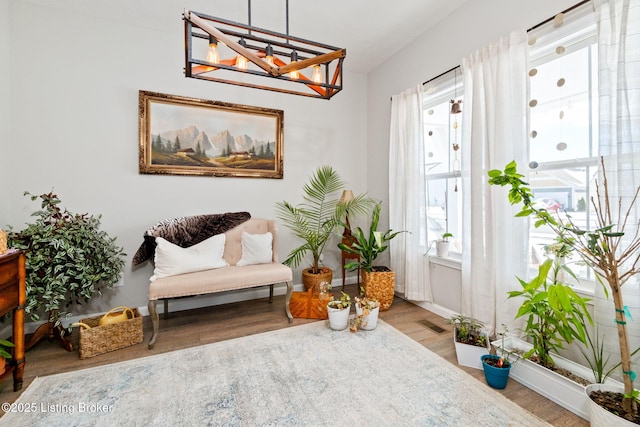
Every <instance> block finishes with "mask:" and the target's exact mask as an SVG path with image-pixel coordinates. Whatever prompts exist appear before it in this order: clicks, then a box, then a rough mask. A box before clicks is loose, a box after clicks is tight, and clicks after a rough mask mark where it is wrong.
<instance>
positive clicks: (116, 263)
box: [9, 193, 125, 351]
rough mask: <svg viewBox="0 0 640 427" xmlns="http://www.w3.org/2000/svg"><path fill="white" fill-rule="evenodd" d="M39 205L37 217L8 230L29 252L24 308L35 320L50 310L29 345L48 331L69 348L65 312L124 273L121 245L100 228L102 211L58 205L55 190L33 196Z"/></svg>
mask: <svg viewBox="0 0 640 427" xmlns="http://www.w3.org/2000/svg"><path fill="white" fill-rule="evenodd" d="M25 195H29V196H30V197H31V200H36V199H38V198H40V199H41V205H40V207H41V210H38V211H36V212H34V213H33V215H32V216H34V217H36V220H35V222H33V223H31V224H28V225H27V227H26V228H24V229H23V230H21V231H18V232H14V231H11V232H10V233H9V242H10V244H11V246H13V247H15V248H19V249H23V250H24V251H25V255H26V274H27V277H26V285H27V305H26V307H25V312H26V313H29V314H30V315H31V319H32V320H34V321H37V320H39V319H40V314H41V313H42V312H46V314H47V322H46V323H44V324H43V325H41V326H40V328H39V329H38V330H37V331H36V332H35V334H34V335H33V338H32V339H31V341H30V342H29V343H28V344H27V348H29V347H31V346H32V345H33V344H35V343H36V342H37V341H38V340H40V339H41V338H43V337H45V336H54V337H56V338H58V339H59V340H61V342H62V344H63V346H64V347H65V348H66V349H67V350H69V351H71V350H73V344H72V343H71V342H70V341H67V340H65V339H64V330H63V328H62V326H61V321H60V319H61V318H65V317H69V316H70V313H69V312H68V311H67V310H68V309H69V307H70V306H72V305H73V304H81V303H85V302H88V301H89V300H90V299H91V298H92V297H93V296H94V295H95V294H98V295H100V294H101V291H102V290H103V289H109V288H111V287H112V285H113V284H114V283H116V282H117V281H118V280H119V279H120V275H121V273H122V269H123V267H124V260H123V256H124V255H125V254H124V252H123V249H122V247H120V246H118V245H117V244H116V239H115V238H112V237H110V236H109V235H108V234H107V233H106V232H105V231H103V230H101V229H100V216H93V215H89V214H75V213H71V212H69V211H68V210H66V209H62V208H60V206H59V205H60V203H61V200H60V199H59V198H58V196H57V195H55V194H53V193H48V194H42V195H40V196H35V195H32V194H29V193H25Z"/></svg>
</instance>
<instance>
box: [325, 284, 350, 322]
mask: <svg viewBox="0 0 640 427" xmlns="http://www.w3.org/2000/svg"><path fill="white" fill-rule="evenodd" d="M350 311H351V297H350V296H349V294H347V293H345V292H344V291H343V292H342V293H341V295H340V299H334V298H333V296H331V300H329V302H328V303H327V312H328V317H329V327H330V328H331V329H333V330H335V331H341V330H343V329H346V328H347V326H349V312H350Z"/></svg>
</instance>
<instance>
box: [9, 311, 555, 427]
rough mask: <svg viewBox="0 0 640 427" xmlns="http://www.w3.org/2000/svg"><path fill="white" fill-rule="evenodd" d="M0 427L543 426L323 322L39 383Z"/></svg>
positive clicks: (403, 339) (440, 369)
mask: <svg viewBox="0 0 640 427" xmlns="http://www.w3.org/2000/svg"><path fill="white" fill-rule="evenodd" d="M12 409H14V410H15V411H10V412H8V413H6V414H5V415H4V416H3V417H2V418H0V425H6V426H27V425H28V426H47V427H51V426H96V425H97V426H110V427H112V426H118V425H119V426H151V425H153V426H157V425H166V426H178V425H180V426H205V425H212V426H324V425H326V426H465V427H466V426H491V427H495V426H528V427H529V426H545V425H548V424H546V423H545V422H543V421H541V420H540V419H538V418H536V417H535V416H533V415H531V414H530V413H528V412H526V411H525V410H523V409H522V408H520V407H519V406H518V405H516V404H515V403H513V402H511V401H510V400H508V399H506V398H504V397H503V396H502V395H501V394H500V393H498V392H496V391H495V390H493V389H491V388H489V387H488V386H486V385H485V384H483V383H482V382H480V381H477V380H476V379H474V378H473V377H471V376H470V375H468V374H466V373H465V372H463V371H462V370H460V369H458V368H457V367H456V366H454V365H452V364H450V363H449V362H447V361H445V360H444V359H442V358H440V357H439V356H438V355H436V354H434V353H432V352H431V351H429V350H427V349H426V348H424V347H423V346H421V345H420V344H419V343H417V342H415V341H413V340H412V339H411V338H409V337H407V336H406V335H404V334H402V333H401V332H399V331H398V330H396V329H395V328H393V327H392V326H390V325H388V324H386V323H384V322H382V321H379V323H378V327H377V329H375V330H374V331H360V332H358V333H356V334H354V333H350V332H349V331H348V330H345V331H339V332H337V331H332V330H330V329H328V328H327V327H326V325H325V323H324V322H321V321H320V322H315V323H309V324H305V325H301V326H296V327H293V328H288V329H281V330H277V331H274V332H267V333H263V334H259V335H253V336H248V337H244V338H239V339H234V340H230V341H224V342H219V343H214V344H209V345H204V346H200V347H195V348H190V349H185V350H180V351H175V352H170V353H164V354H159V355H154V356H150V357H145V358H141V359H135V360H130V361H127V362H121V363H116V364H112V365H107V366H102V367H95V368H89V369H84V370H80V371H75V372H69V373H64V374H58V375H52V376H48V377H40V378H37V379H36V380H34V381H33V383H32V384H31V385H30V386H29V388H28V389H27V390H26V391H25V392H24V393H23V394H22V396H20V398H19V399H18V401H17V402H16V403H15V404H14V407H13V408H12Z"/></svg>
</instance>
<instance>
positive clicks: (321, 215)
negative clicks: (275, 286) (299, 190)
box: [276, 166, 369, 289]
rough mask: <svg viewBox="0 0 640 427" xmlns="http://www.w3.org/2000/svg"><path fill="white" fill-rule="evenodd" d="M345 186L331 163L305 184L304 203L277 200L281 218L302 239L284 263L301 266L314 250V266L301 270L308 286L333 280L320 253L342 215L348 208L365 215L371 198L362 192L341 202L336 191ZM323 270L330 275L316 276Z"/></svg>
mask: <svg viewBox="0 0 640 427" xmlns="http://www.w3.org/2000/svg"><path fill="white" fill-rule="evenodd" d="M343 188H344V181H343V180H342V178H341V177H340V175H339V174H338V173H337V172H336V171H335V170H334V169H333V168H332V167H330V166H321V167H319V168H318V169H317V170H316V171H315V172H314V173H313V175H312V177H311V178H310V180H309V182H308V183H306V184H305V185H304V187H303V192H304V194H303V199H304V202H303V203H301V204H299V205H297V206H294V205H292V204H291V203H288V202H286V201H282V202H278V203H276V212H277V216H278V218H279V219H281V220H282V221H283V222H284V225H285V226H286V227H287V228H289V229H290V230H291V231H292V232H293V234H294V235H295V236H296V237H297V238H299V239H300V240H302V241H303V243H302V245H300V246H298V247H297V248H295V249H293V250H292V251H291V253H290V254H289V256H288V257H287V258H286V259H285V260H284V262H283V264H285V265H288V266H290V267H294V268H295V267H298V266H299V265H300V264H301V263H302V260H303V259H304V257H305V255H307V253H311V256H312V264H311V267H310V268H307V269H305V270H303V273H302V274H303V276H302V277H303V283H305V288H307V289H309V288H312V287H313V286H315V284H316V283H319V282H321V281H328V282H331V270H330V269H328V268H327V267H322V268H321V267H320V256H321V255H322V252H323V251H324V249H325V247H326V245H327V242H328V241H329V239H330V238H331V237H332V236H333V232H334V230H335V229H336V227H337V226H338V225H339V224H340V223H341V222H340V220H341V218H343V217H345V214H346V212H347V210H348V211H349V213H352V214H363V213H365V212H366V211H367V209H366V208H367V206H369V201H368V199H367V198H366V197H365V195H363V194H361V195H358V196H356V197H355V198H354V200H352V201H349V202H346V203H339V196H338V195H337V193H338V192H339V191H340V190H342V189H343ZM320 273H329V275H328V277H313V276H319V275H320Z"/></svg>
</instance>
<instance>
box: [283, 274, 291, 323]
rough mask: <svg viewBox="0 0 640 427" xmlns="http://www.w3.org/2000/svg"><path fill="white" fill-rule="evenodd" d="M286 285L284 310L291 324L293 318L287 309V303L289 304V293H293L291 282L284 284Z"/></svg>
mask: <svg viewBox="0 0 640 427" xmlns="http://www.w3.org/2000/svg"><path fill="white" fill-rule="evenodd" d="M286 284H287V296H286V298H285V300H284V309H285V311H286V312H287V317H288V318H289V323H291V322H293V316H292V315H291V309H290V308H289V303H290V302H291V293H292V292H293V282H286Z"/></svg>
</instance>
